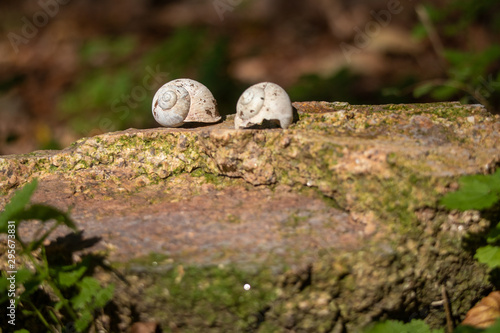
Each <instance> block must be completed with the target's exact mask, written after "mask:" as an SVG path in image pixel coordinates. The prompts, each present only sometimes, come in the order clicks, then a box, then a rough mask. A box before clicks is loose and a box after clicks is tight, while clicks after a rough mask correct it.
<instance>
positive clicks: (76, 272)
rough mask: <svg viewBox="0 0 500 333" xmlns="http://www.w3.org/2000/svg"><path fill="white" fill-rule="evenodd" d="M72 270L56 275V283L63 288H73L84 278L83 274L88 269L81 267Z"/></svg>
mask: <svg viewBox="0 0 500 333" xmlns="http://www.w3.org/2000/svg"><path fill="white" fill-rule="evenodd" d="M71 267H72V270H68V271H62V270H59V271H57V273H56V276H57V277H56V281H57V283H58V284H59V285H60V286H61V287H63V288H64V287H71V286H72V285H74V284H75V283H76V282H77V281H78V280H80V278H81V277H82V276H83V274H84V273H85V272H86V271H87V267H85V266H80V267H74V266H71Z"/></svg>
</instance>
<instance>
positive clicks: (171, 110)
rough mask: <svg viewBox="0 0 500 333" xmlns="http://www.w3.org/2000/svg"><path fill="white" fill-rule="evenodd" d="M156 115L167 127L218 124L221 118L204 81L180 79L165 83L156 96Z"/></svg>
mask: <svg viewBox="0 0 500 333" xmlns="http://www.w3.org/2000/svg"><path fill="white" fill-rule="evenodd" d="M152 109H153V116H154V118H155V119H156V121H157V122H158V123H159V124H160V125H162V126H165V127H178V126H181V125H182V124H184V123H188V122H195V123H198V122H199V123H215V122H217V121H219V120H220V119H221V117H220V115H219V112H218V110H217V102H216V101H215V98H214V96H213V95H212V93H211V92H210V90H208V88H207V87H205V86H204V85H203V84H201V83H200V82H197V81H194V80H191V79H177V80H173V81H170V82H168V83H165V84H164V85H163V86H162V87H161V88H160V89H158V91H157V92H156V94H155V96H154V98H153V105H152Z"/></svg>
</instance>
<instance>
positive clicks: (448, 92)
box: [413, 0, 500, 113]
mask: <svg viewBox="0 0 500 333" xmlns="http://www.w3.org/2000/svg"><path fill="white" fill-rule="evenodd" d="M498 10H500V4H499V3H498V1H496V0H486V1H472V0H467V1H462V0H453V1H450V2H449V4H447V5H446V6H444V7H437V6H436V5H434V4H431V3H427V4H426V5H425V11H426V12H427V14H428V15H429V17H430V19H431V21H432V24H434V26H435V27H436V31H437V33H438V34H439V37H440V38H441V39H443V38H447V39H448V40H450V39H451V40H452V41H453V39H454V38H455V39H457V40H458V41H460V44H461V45H463V41H464V34H465V35H466V36H465V37H466V38H474V35H473V33H471V32H470V29H469V28H471V26H473V25H477V24H481V26H483V27H484V29H485V31H486V32H487V33H490V34H498V33H499V32H500V21H499V20H498V19H497V17H496V15H495V14H494V13H495V12H498ZM428 33H429V29H428V27H427V28H426V27H425V25H424V24H419V25H417V26H416V27H415V28H414V36H416V37H418V38H425V37H427V34H428ZM443 44H445V45H444V48H445V49H444V51H443V54H438V56H440V57H442V58H443V60H444V64H445V66H446V67H445V68H444V70H445V74H446V75H445V77H443V78H439V79H434V80H429V81H425V82H421V83H420V84H418V85H417V86H416V87H415V89H414V90H413V95H414V97H415V98H420V97H422V96H424V95H428V96H431V97H432V98H433V99H434V100H438V101H446V100H456V99H459V100H460V101H461V102H462V103H476V102H478V103H480V104H483V105H484V106H485V107H486V108H487V109H489V110H490V111H491V112H495V113H498V112H499V111H500V67H499V63H500V46H499V45H491V46H489V47H487V48H485V49H483V50H481V51H476V52H474V51H464V50H460V49H457V48H454V47H450V46H447V45H446V43H443ZM465 46H467V44H465Z"/></svg>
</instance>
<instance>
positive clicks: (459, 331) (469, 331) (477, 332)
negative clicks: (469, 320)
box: [453, 325, 484, 333]
mask: <svg viewBox="0 0 500 333" xmlns="http://www.w3.org/2000/svg"><path fill="white" fill-rule="evenodd" d="M481 332H484V331H483V330H482V329H480V328H475V327H472V326H462V325H460V326H458V327H457V328H455V329H454V330H453V333H481Z"/></svg>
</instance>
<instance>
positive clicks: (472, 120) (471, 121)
mask: <svg viewBox="0 0 500 333" xmlns="http://www.w3.org/2000/svg"><path fill="white" fill-rule="evenodd" d="M467 121H468V122H469V123H471V124H474V122H475V119H474V116H470V117H467Z"/></svg>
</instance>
